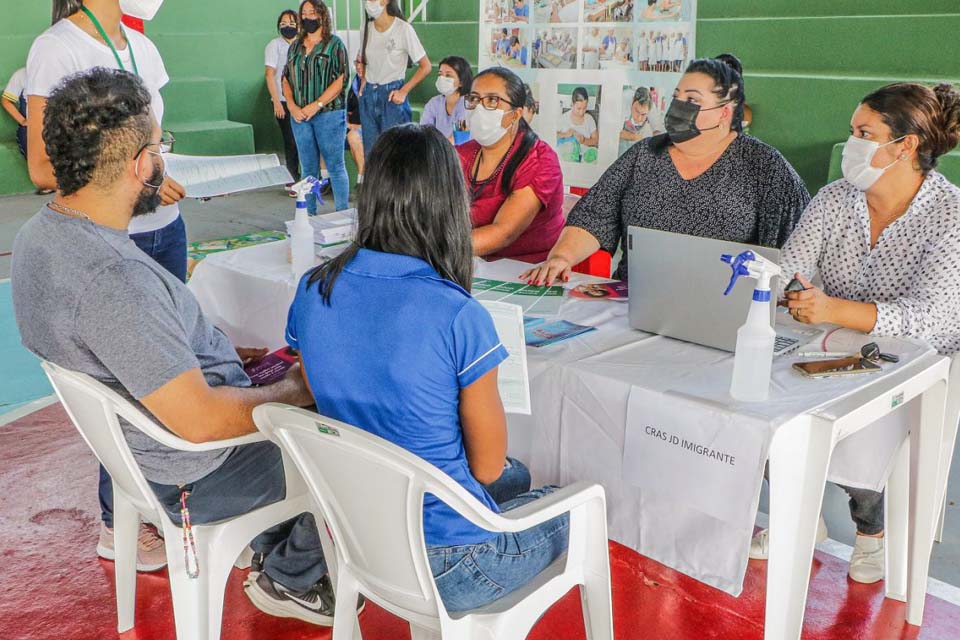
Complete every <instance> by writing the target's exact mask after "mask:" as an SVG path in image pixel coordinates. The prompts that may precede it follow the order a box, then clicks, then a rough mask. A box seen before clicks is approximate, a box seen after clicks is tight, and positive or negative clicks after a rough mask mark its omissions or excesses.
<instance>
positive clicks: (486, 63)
mask: <svg viewBox="0 0 960 640" xmlns="http://www.w3.org/2000/svg"><path fill="white" fill-rule="evenodd" d="M486 33H487V36H486V38H485V39H484V43H485V46H484V48H483V52H482V54H481V57H480V68H481V69H484V68H486V67H493V66H503V67H526V66H527V63H528V61H529V57H530V46H529V43H528V42H527V38H528V36H527V31H526V29H523V28H520V27H510V26H506V27H491V28H490V29H489V30H488V31H487V32H486Z"/></svg>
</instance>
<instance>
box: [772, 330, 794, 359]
mask: <svg viewBox="0 0 960 640" xmlns="http://www.w3.org/2000/svg"><path fill="white" fill-rule="evenodd" d="M799 344H800V341H799V340H798V339H796V338H788V337H786V336H781V335H778V336H777V337H776V339H775V340H774V342H773V352H774V353H775V354H777V355H780V354H783V353H785V352H787V351H789V350H790V349H793V348H794V347H796V346H798V345H799Z"/></svg>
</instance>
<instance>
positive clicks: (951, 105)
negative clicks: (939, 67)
mask: <svg viewBox="0 0 960 640" xmlns="http://www.w3.org/2000/svg"><path fill="white" fill-rule="evenodd" d="M933 94H934V95H935V96H936V97H937V102H939V103H940V128H941V134H942V135H941V136H940V140H939V141H938V143H939V144H938V147H939V149H937V151H938V152H939V153H938V155H943V154H944V153H947V152H949V151H950V150H952V149H953V148H954V147H956V146H957V143H958V142H960V90H958V89H957V87H956V86H954V85H952V84H949V83H947V82H941V83H940V84H938V85H937V86H935V87H934V88H933Z"/></svg>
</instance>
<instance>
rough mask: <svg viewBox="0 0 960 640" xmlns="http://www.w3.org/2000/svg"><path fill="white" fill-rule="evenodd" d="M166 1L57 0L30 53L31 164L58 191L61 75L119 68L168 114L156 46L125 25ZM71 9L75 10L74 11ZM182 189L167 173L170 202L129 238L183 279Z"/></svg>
mask: <svg viewBox="0 0 960 640" xmlns="http://www.w3.org/2000/svg"><path fill="white" fill-rule="evenodd" d="M161 3H162V0H160V1H157V0H154V1H152V2H143V1H140V2H138V1H135V0H122V1H121V0H85V2H84V3H83V5H79V3H77V2H76V1H75V0H54V17H55V18H60V17H62V18H63V19H58V20H56V21H55V23H54V24H53V26H51V27H50V28H49V29H47V30H46V31H44V32H43V33H42V34H40V35H39V36H38V37H37V39H36V40H34V42H33V45H32V46H31V47H30V54H29V56H28V57H27V88H26V95H27V164H28V166H29V169H30V179H31V180H33V183H34V184H35V185H37V187H38V188H41V189H55V188H56V186H57V181H56V177H55V176H54V175H53V167H52V166H51V164H50V158H49V157H48V156H47V151H46V148H45V147H44V143H43V111H44V109H45V108H46V104H47V96H49V95H50V93H51V92H52V91H53V88H54V87H56V86H57V85H58V84H59V83H60V81H61V80H63V79H64V78H66V77H67V76H70V75H73V74H75V73H78V72H80V71H85V70H87V69H92V68H93V67H108V68H114V69H116V68H119V69H124V70H125V71H129V72H131V73H135V74H137V75H139V76H140V78H141V79H142V80H143V82H144V84H145V85H146V86H147V89H149V91H150V96H151V98H152V99H153V113H154V116H155V117H156V119H157V122H161V121H162V118H163V98H161V97H160V89H161V87H163V86H164V85H165V84H167V82H168V81H169V80H170V78H169V76H167V71H166V68H165V67H164V65H163V59H162V58H161V57H160V52H159V51H157V48H156V46H154V44H153V42H151V41H150V40H149V39H148V38H147V37H146V36H144V35H143V34H141V33H139V32H137V31H134V30H132V29H124V28H123V27H122V25H121V24H120V18H121V15H122V14H124V13H125V14H127V15H130V16H133V17H137V18H143V19H147V20H149V19H152V18H153V16H154V15H155V14H156V11H157V9H159V6H160V4H161ZM71 9H74V11H72V12H71ZM184 195H185V194H184V191H183V187H181V186H180V185H179V184H178V183H177V182H176V181H175V180H173V179H172V178H170V177H166V178H165V179H164V181H163V184H162V185H161V186H160V197H161V202H162V203H163V205H164V206H162V207H160V208H159V209H157V211H156V213H152V214H149V215H145V216H140V217H137V218H134V219H133V221H131V223H130V229H129V230H130V237H131V239H132V240H133V241H134V242H136V243H137V246H139V247H140V248H141V249H143V251H144V252H145V253H146V254H147V255H149V256H151V257H152V258H153V259H154V260H156V261H157V262H158V263H159V264H160V265H161V266H163V267H164V268H166V269H167V270H168V271H170V273H172V274H174V275H175V276H176V277H178V278H180V279H181V280H186V275H187V244H186V243H187V238H186V230H185V227H184V226H183V220H182V219H181V218H180V208H179V207H178V206H177V202H178V201H179V200H181V199H182V198H183V197H184Z"/></svg>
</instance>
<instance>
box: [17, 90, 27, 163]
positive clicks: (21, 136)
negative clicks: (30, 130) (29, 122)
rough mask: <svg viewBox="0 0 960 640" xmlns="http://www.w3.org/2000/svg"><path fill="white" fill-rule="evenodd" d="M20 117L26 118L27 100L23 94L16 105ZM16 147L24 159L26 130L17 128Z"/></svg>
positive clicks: (25, 154) (25, 153)
mask: <svg viewBox="0 0 960 640" xmlns="http://www.w3.org/2000/svg"><path fill="white" fill-rule="evenodd" d="M17 107H18V110H19V111H20V115H22V116H23V117H24V118H26V117H27V99H26V98H25V97H24V95H23V94H20V100H19V102H18V104H17ZM17 146H18V147H19V148H20V155H22V156H23V157H24V158H26V157H27V128H26V127H20V126H18V127H17Z"/></svg>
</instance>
